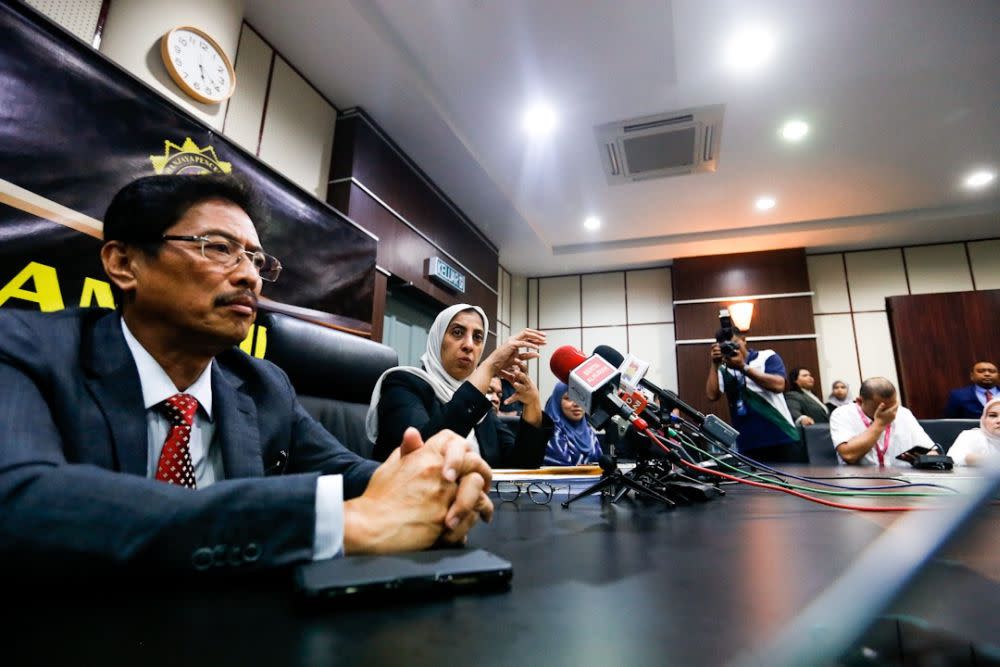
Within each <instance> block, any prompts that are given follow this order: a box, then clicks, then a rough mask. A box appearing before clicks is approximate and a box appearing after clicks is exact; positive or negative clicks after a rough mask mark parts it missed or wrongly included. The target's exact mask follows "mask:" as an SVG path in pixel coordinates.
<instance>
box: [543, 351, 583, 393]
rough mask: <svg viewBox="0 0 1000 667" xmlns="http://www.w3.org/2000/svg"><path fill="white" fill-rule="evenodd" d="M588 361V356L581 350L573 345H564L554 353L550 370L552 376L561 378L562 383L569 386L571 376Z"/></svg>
mask: <svg viewBox="0 0 1000 667" xmlns="http://www.w3.org/2000/svg"><path fill="white" fill-rule="evenodd" d="M586 360H587V357H586V355H584V353H583V352H581V351H580V350H578V349H576V348H575V347H573V346H572V345H563V346H562V347H560V348H558V349H557V350H556V351H555V352H553V353H552V359H551V360H549V368H550V369H552V374H553V375H555V376H556V377H557V378H559V381H560V382H565V383H566V384H569V374H570V373H571V372H572V371H573V369H574V368H576V367H577V366H579V365H580V364H582V363H583V362H585V361H586Z"/></svg>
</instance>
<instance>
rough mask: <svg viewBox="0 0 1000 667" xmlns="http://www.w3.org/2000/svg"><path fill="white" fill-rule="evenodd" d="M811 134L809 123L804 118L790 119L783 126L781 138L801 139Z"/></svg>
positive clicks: (787, 139)
mask: <svg viewBox="0 0 1000 667" xmlns="http://www.w3.org/2000/svg"><path fill="white" fill-rule="evenodd" d="M807 134H809V124H808V123H806V122H805V121H803V120H790V121H788V122H787V123H785V124H784V125H782V126H781V138H782V139H784V140H785V141H801V140H802V139H803V138H804V137H805V136H806V135H807Z"/></svg>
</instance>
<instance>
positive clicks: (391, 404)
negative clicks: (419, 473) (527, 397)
mask: <svg viewBox="0 0 1000 667" xmlns="http://www.w3.org/2000/svg"><path fill="white" fill-rule="evenodd" d="M491 408H492V406H491V405H490V401H489V399H488V398H486V396H485V395H484V394H483V392H481V391H479V390H478V389H476V388H475V387H474V386H473V385H472V384H470V383H468V382H464V383H462V386H460V387H459V388H458V391H456V392H455V395H454V396H452V398H451V400H450V401H448V402H447V403H441V401H439V400H438V399H437V397H436V396H435V395H434V389H433V388H432V387H431V386H430V385H429V384H427V382H425V381H424V380H423V379H421V378H419V377H417V376H416V375H413V374H412V373H407V372H405V371H397V372H395V373H390V374H389V375H387V376H386V377H385V379H384V380H382V395H381V399H380V400H379V404H378V439H377V440H376V442H375V454H374V456H375V459H376V460H379V461H384V460H385V459H386V458H388V456H389V454H391V453H392V450H394V449H396V447H399V443H400V442H402V440H403V431H405V430H406V429H407V427H409V426H415V427H417V429H419V430H420V435H421V436H423V438H424V439H427V438H429V437H431V436H432V435H434V434H435V433H438V432H439V431H442V430H444V429H451V430H452V431H454V432H455V433H458V434H460V435H465V434H467V433H468V432H469V431H471V430H472V429H473V428H474V429H475V431H476V440H477V441H478V442H479V453H480V456H482V457H483V459H485V460H486V462H487V463H489V464H490V466H492V467H494V468H537V467H539V466H540V465H542V460H543V459H544V458H545V446H546V444H547V443H548V441H549V438H550V437H551V436H552V420H551V419H549V416H548V415H545V414H544V413H543V415H542V425H541V427H535V426H532V425H531V424H529V423H527V422H525V421H524V420H523V419H522V420H521V422H520V424H519V425H518V428H517V435H516V436H515V435H514V434H513V433H512V432H511V430H510V429H508V428H507V427H506V426H504V425H503V424H502V423H501V422H500V420H499V419H497V417H496V415H494V414H493V410H492V409H491ZM483 415H486V419H483V421H482V423H480V424H477V422H478V421H479V420H480V419H482V417H483Z"/></svg>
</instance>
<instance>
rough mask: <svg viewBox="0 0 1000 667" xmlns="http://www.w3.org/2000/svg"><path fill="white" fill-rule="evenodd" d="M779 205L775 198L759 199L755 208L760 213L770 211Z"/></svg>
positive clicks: (755, 203)
mask: <svg viewBox="0 0 1000 667" xmlns="http://www.w3.org/2000/svg"><path fill="white" fill-rule="evenodd" d="M777 203H778V202H777V201H775V199H774V197H758V198H757V201H755V202H754V207H755V208H756V209H757V210H758V211H770V210H771V209H772V208H774V205H775V204H777Z"/></svg>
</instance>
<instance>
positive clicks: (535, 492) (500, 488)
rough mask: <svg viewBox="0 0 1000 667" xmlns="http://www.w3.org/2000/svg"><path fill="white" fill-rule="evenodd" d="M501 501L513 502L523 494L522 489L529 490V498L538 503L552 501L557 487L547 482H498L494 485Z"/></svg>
mask: <svg viewBox="0 0 1000 667" xmlns="http://www.w3.org/2000/svg"><path fill="white" fill-rule="evenodd" d="M494 487H495V489H496V492H497V495H498V496H500V500H501V502H505V503H512V502H514V501H515V500H517V499H518V498H519V497H520V496H521V491H522V489H523V490H525V491H527V492H528V499H529V500H531V502H533V503H535V504H536V505H548V504H549V503H550V502H552V496H553V494H555V489H554V488H553V487H552V485H550V484H546V483H545V482H531V483H525V482H497V483H496V484H495V485H494Z"/></svg>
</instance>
